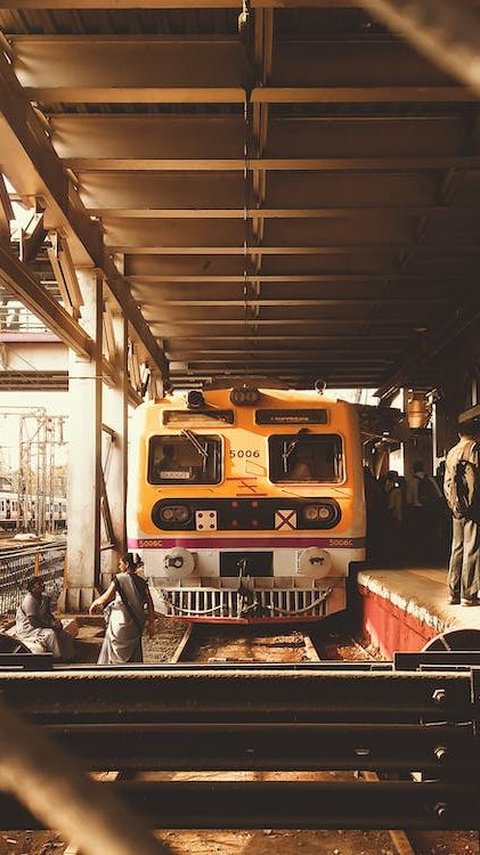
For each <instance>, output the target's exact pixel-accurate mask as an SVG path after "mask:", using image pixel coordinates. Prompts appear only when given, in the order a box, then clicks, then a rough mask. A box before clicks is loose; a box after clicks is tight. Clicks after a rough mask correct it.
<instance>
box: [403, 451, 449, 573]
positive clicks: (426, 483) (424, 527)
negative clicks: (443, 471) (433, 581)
mask: <svg viewBox="0 0 480 855" xmlns="http://www.w3.org/2000/svg"><path fill="white" fill-rule="evenodd" d="M442 501H443V496H442V492H441V490H440V488H439V486H438V484H437V482H436V481H435V479H434V478H432V477H431V476H430V475H427V473H426V472H425V467H424V465H423V462H422V461H421V460H415V462H414V464H413V477H412V478H409V480H408V483H407V503H408V531H409V536H410V540H411V544H412V558H414V559H415V558H416V559H419V560H420V561H427V562H431V561H432V559H433V560H435V559H438V555H439V551H440V546H439V542H440V522H439V521H440V512H441V504H442Z"/></svg>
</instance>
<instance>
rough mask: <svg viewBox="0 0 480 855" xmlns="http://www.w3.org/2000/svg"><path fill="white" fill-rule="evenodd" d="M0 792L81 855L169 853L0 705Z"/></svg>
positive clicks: (121, 806) (120, 806) (129, 814)
mask: <svg viewBox="0 0 480 855" xmlns="http://www.w3.org/2000/svg"><path fill="white" fill-rule="evenodd" d="M0 789H2V790H4V791H6V792H8V793H10V794H11V795H13V796H15V798H16V799H18V801H20V802H22V803H23V804H24V805H25V806H26V807H27V808H28V810H29V811H30V812H31V813H33V814H35V816H37V817H38V818H39V819H40V820H41V821H42V822H43V823H44V825H45V827H46V828H53V829H55V830H57V831H58V832H59V833H60V834H61V835H62V837H63V838H64V839H65V840H67V841H73V842H74V843H75V846H77V847H78V848H79V849H80V851H81V852H82V855H105V852H114V853H115V855H171V850H170V849H169V847H168V846H166V845H164V844H163V843H160V841H158V840H155V838H154V837H153V836H152V835H151V834H150V833H149V832H148V831H147V830H146V829H145V828H144V826H143V825H141V824H140V823H139V821H138V820H137V819H136V817H135V816H134V814H133V813H132V812H131V811H130V810H128V808H127V807H126V806H125V805H124V804H123V803H122V802H120V801H118V800H117V799H116V798H115V797H112V795H110V794H109V793H107V792H105V791H104V790H102V786H101V785H95V784H94V783H93V782H92V781H90V780H89V779H88V778H87V777H86V776H85V774H84V773H83V771H82V770H81V769H80V768H79V767H78V766H76V765H75V763H74V762H73V761H72V760H71V758H70V757H68V756H67V755H66V754H64V753H63V752H62V751H60V750H59V749H58V748H57V747H56V746H55V745H53V744H51V743H50V742H48V741H47V740H46V739H45V737H44V736H42V735H41V734H40V733H39V732H38V731H37V730H35V729H34V728H32V727H30V726H29V725H27V724H25V723H24V722H22V721H20V720H19V719H18V718H17V715H16V714H15V715H13V714H12V713H11V712H9V711H8V710H7V709H6V708H5V707H4V706H3V705H0Z"/></svg>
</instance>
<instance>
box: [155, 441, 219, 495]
mask: <svg viewBox="0 0 480 855" xmlns="http://www.w3.org/2000/svg"><path fill="white" fill-rule="evenodd" d="M221 455H222V446H221V440H220V437H219V436H212V435H210V436H205V435H204V434H197V433H194V432H193V431H191V430H183V431H182V434H181V435H179V436H153V437H151V439H150V444H149V452H148V480H149V483H150V484H189V483H191V484H218V483H219V481H220V480H221V476H222V472H221Z"/></svg>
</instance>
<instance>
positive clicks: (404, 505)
mask: <svg viewBox="0 0 480 855" xmlns="http://www.w3.org/2000/svg"><path fill="white" fill-rule="evenodd" d="M458 436H459V440H458V442H457V443H456V445H454V446H453V448H452V449H451V450H450V451H449V452H448V454H447V457H446V460H445V462H444V464H443V465H441V466H440V467H439V471H438V472H437V474H436V477H435V478H434V477H432V476H431V475H428V474H427V473H426V472H425V468H424V465H423V463H422V461H421V460H417V461H415V463H414V464H413V474H412V477H411V478H409V479H405V478H404V477H403V476H400V475H399V474H398V472H396V471H394V470H390V471H389V472H387V473H386V475H385V476H384V477H383V478H380V479H378V480H377V479H375V478H374V476H373V475H372V473H371V472H370V471H369V470H368V469H366V470H365V488H366V490H365V491H366V501H367V551H368V552H369V558H370V559H373V561H375V562H381V563H382V564H386V565H388V564H391V563H392V560H396V561H400V562H405V561H410V562H415V561H422V562H425V563H428V564H432V563H433V564H439V563H443V561H446V560H447V559H448V575H447V582H448V592H449V593H448V602H449V604H450V605H462V606H474V605H478V604H480V598H479V597H480V417H478V416H477V417H476V418H470V419H466V420H464V421H463V422H459V424H458ZM449 548H450V553H449Z"/></svg>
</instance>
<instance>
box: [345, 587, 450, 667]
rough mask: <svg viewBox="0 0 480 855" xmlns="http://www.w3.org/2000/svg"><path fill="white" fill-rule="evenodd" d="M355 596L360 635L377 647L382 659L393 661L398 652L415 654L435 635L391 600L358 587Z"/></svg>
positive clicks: (436, 632)
mask: <svg viewBox="0 0 480 855" xmlns="http://www.w3.org/2000/svg"><path fill="white" fill-rule="evenodd" d="M358 593H359V597H360V603H359V605H360V625H361V628H362V631H363V634H364V635H365V636H367V637H368V638H369V639H370V640H371V642H372V644H374V645H375V647H378V649H379V650H380V652H381V654H382V656H383V657H384V658H385V659H392V658H393V654H394V653H395V652H396V651H398V650H402V651H405V652H411V653H414V652H417V651H419V650H421V649H422V647H423V646H424V645H425V644H426V642H427V641H429V639H430V638H434V637H435V636H436V635H438V631H436V630H435V629H434V628H433V627H431V626H427V625H426V624H425V623H423V622H422V621H421V620H419V619H418V618H416V617H415V616H414V615H410V614H408V613H407V612H405V611H404V610H403V609H400V608H399V607H398V606H396V605H395V604H394V603H391V602H390V600H386V599H384V598H383V597H381V596H379V595H378V594H374V593H373V592H372V591H369V590H368V589H367V588H364V587H362V586H359V588H358Z"/></svg>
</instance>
